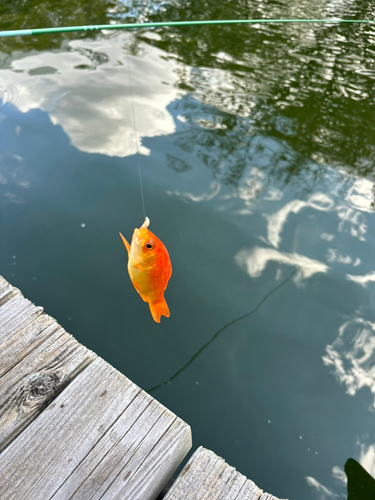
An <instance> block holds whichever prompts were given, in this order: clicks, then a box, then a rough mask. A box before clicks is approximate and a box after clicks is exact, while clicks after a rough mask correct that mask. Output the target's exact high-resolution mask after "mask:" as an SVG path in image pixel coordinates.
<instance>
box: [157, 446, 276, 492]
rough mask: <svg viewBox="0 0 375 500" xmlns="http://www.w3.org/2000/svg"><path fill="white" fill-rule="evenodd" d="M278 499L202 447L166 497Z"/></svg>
mask: <svg viewBox="0 0 375 500" xmlns="http://www.w3.org/2000/svg"><path fill="white" fill-rule="evenodd" d="M224 499H225V500H277V498H275V497H273V496H272V495H268V494H267V493H263V492H262V490H260V489H259V488H257V486H255V484H254V483H253V482H252V481H250V480H249V479H246V477H245V476H243V475H242V474H240V473H239V472H237V471H236V469H234V467H231V466H229V465H227V464H226V463H225V461H224V460H223V459H222V458H220V457H218V456H217V455H215V453H214V452H212V451H210V450H206V449H205V448H202V447H200V448H198V449H197V450H196V452H195V453H194V454H193V456H192V457H191V458H190V460H189V462H188V463H187V464H186V466H185V467H184V468H183V470H182V471H181V474H180V475H179V476H178V478H177V479H176V481H175V482H174V484H173V486H172V487H171V489H170V490H169V491H168V493H167V495H166V496H165V500H224Z"/></svg>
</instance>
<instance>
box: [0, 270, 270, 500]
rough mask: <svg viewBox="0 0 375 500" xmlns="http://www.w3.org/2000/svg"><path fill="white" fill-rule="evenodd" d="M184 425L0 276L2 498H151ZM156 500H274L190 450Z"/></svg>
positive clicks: (181, 447)
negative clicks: (160, 496) (177, 474)
mask: <svg viewBox="0 0 375 500" xmlns="http://www.w3.org/2000/svg"><path fill="white" fill-rule="evenodd" d="M190 448H191V431H190V427H189V425H187V424H186V423H185V422H183V421H182V420H181V419H180V418H178V417H177V416H176V415H174V414H173V413H172V412H170V411H169V410H168V409H167V408H165V407H164V406H163V405H162V404H160V403H159V402H157V401H156V400H155V399H153V398H152V397H151V396H150V395H149V394H147V393H146V392H144V391H143V390H141V389H140V388H139V387H138V386H136V385H135V384H134V383H133V382H131V381H130V380H129V379H127V378H126V377H125V376H124V375H122V374H121V373H119V372H118V371H117V370H115V368H113V367H112V366H110V365H109V364H108V363H106V362H105V361H104V360H103V359H101V358H100V357H99V356H97V355H96V354H95V353H93V352H92V351H90V350H88V349H87V348H86V347H84V346H82V345H81V344H79V343H78V342H77V341H76V340H75V339H74V338H73V337H72V336H71V335H69V334H68V333H67V332H65V330H64V329H63V328H62V327H61V326H60V325H59V324H58V323H57V322H56V321H55V320H54V319H53V318H51V317H50V316H48V315H47V314H45V313H44V312H43V309H42V308H41V307H37V306H35V305H34V304H32V303H31V302H30V301H28V300H27V299H25V298H24V297H23V296H22V294H21V292H20V291H19V290H18V289H16V288H14V287H12V286H11V285H10V284H9V283H8V282H7V281H6V280H5V279H4V278H2V277H1V276H0V498H1V500H23V499H25V500H26V499H27V500H52V499H53V500H68V499H69V500H70V499H74V500H88V499H90V500H98V499H103V500H109V499H110V500H115V499H116V500H120V499H121V500H138V499H140V500H155V499H156V498H157V497H158V495H159V494H160V492H161V491H162V490H163V488H164V486H165V485H166V484H167V482H168V481H169V480H170V478H171V477H172V474H173V473H174V471H175V470H176V468H177V467H178V465H179V464H180V463H181V461H182V460H183V458H184V457H185V455H186V454H187V452H188V451H189V449H190ZM164 499H165V500H187V499H191V500H193V499H197V500H198V499H199V500H200V499H213V500H219V499H228V500H277V499H276V498H275V497H273V496H272V495H269V494H266V493H263V492H262V490H260V489H259V488H257V486H255V484H254V483H253V482H252V481H250V480H248V479H247V478H246V477H245V476H243V475H242V474H240V473H239V472H237V471H236V470H235V469H234V468H233V467H230V466H229V465H227V464H226V463H225V462H224V460H223V459H221V458H220V457H218V456H217V455H215V454H214V453H213V452H212V451H209V450H205V449H204V448H199V449H198V450H196V452H195V453H194V454H193V456H192V457H191V458H190V460H189V462H188V463H187V464H186V466H185V467H184V469H183V470H182V472H181V473H180V475H179V476H178V478H177V479H176V481H175V482H174V484H173V485H172V487H171V488H170V489H169V491H168V492H167V493H166V496H164Z"/></svg>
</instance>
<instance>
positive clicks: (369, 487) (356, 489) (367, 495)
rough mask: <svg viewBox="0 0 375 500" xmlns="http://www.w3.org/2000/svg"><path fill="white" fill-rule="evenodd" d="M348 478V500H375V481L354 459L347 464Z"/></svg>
mask: <svg viewBox="0 0 375 500" xmlns="http://www.w3.org/2000/svg"><path fill="white" fill-rule="evenodd" d="M345 474H346V477H347V478H348V500H373V499H375V479H374V478H373V477H372V476H370V474H369V473H368V472H367V471H366V470H365V469H364V468H363V467H362V465H361V464H359V463H358V462H357V461H356V460H354V458H349V459H348V460H347V461H346V464H345Z"/></svg>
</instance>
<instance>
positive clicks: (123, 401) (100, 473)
mask: <svg viewBox="0 0 375 500" xmlns="http://www.w3.org/2000/svg"><path fill="white" fill-rule="evenodd" d="M137 395H139V396H138V398H136V396H137ZM142 398H143V399H144V400H145V402H144V403H142V401H141V400H142ZM148 402H149V404H146V403H148ZM142 404H145V405H146V408H144V410H143V411H142ZM151 404H152V405H153V406H154V410H153V411H152V415H154V417H155V416H158V418H157V420H156V421H155V424H154V425H152V426H151V428H150V425H149V424H147V422H146V421H141V416H142V414H143V413H144V412H145V411H146V410H147V408H149V407H150V410H149V411H151V410H152V408H151ZM133 405H135V406H134V407H133V408H132V406H133ZM139 405H140V406H139ZM133 409H134V412H133ZM126 412H127V414H126V416H125V413H126ZM123 414H124V417H123V418H122V415H123ZM154 417H153V418H154ZM150 418H151V417H150ZM131 419H133V420H131ZM138 421H140V422H138ZM137 422H138V424H137ZM159 424H162V425H161V426H160V430H159ZM136 425H138V427H137V432H135V431H133V434H132V433H131V429H132V427H133V426H136ZM127 429H129V430H128V431H127ZM134 432H135V434H134ZM186 436H188V439H187V437H186ZM187 441H188V443H189V442H190V428H189V426H187V424H185V423H184V422H182V421H181V420H180V419H178V418H177V417H176V416H175V415H173V414H172V413H171V412H169V411H168V410H166V409H165V408H164V407H162V405H160V404H159V403H156V402H154V401H153V400H152V398H151V397H150V396H148V395H147V394H145V393H143V392H141V390H140V389H139V388H138V387H137V386H135V385H134V384H133V383H132V382H130V381H129V380H128V379H127V378H126V377H124V376H123V375H121V374H120V373H119V372H117V371H116V370H115V369H114V368H113V367H111V366H110V365H108V364H107V363H106V362H105V361H103V360H102V359H100V358H97V359H95V360H94V361H93V363H91V364H90V365H89V366H88V367H87V368H86V369H85V370H83V371H82V372H81V373H80V374H79V375H78V376H77V377H76V378H75V379H74V380H73V381H72V382H71V383H70V384H69V385H68V387H66V389H65V390H64V391H63V392H61V393H60V395H59V396H58V397H57V398H56V399H55V400H54V401H53V402H52V404H50V405H49V406H48V407H47V409H46V410H44V411H43V413H42V414H41V415H39V417H38V418H37V419H36V420H34V421H33V422H32V423H31V424H30V425H29V426H28V427H27V428H26V429H25V430H24V432H23V433H22V434H20V435H19V436H18V437H17V438H16V439H15V440H14V441H13V442H12V443H11V444H10V445H9V446H8V447H7V448H6V449H5V450H4V451H3V452H2V454H1V455H0V498H1V499H2V500H11V499H12V500H13V499H14V500H15V499H21V498H27V499H28V500H37V499H45V498H46V499H47V498H48V499H49V498H51V497H53V496H54V495H55V498H59V495H62V493H59V490H61V492H63V491H64V488H66V491H67V492H68V494H69V495H70V496H69V497H68V498H83V497H82V496H81V497H80V494H81V493H82V492H84V491H85V488H86V487H88V490H87V491H90V494H91V493H93V492H96V491H97V490H98V489H100V488H101V485H102V484H105V486H107V485H108V488H107V490H105V491H104V489H101V490H100V498H103V499H112V498H115V495H116V494H119V495H120V497H119V498H129V499H132V498H134V499H135V498H142V499H145V500H148V499H150V500H151V499H154V498H155V497H156V495H157V493H158V492H159V491H161V489H162V487H163V486H164V484H165V483H166V482H167V480H168V479H169V477H170V473H171V470H172V469H173V468H174V467H176V466H177V465H178V460H177V459H176V457H180V456H183V455H184V453H186V451H187V450H188V446H187V444H186V443H187ZM160 443H161V444H160ZM111 444H112V445H111ZM161 447H163V448H164V452H165V455H164V456H163V457H162V458H163V460H165V463H166V465H165V467H164V469H163V468H161V469H158V470H157V472H156V473H155V472H154V473H153V474H151V473H150V472H151V471H154V470H155V467H157V465H158V464H159V462H158V460H157V459H156V457H159V459H160V458H161V456H162V454H163V451H162V449H161ZM181 449H183V450H184V451H183V452H181ZM112 452H114V455H113V457H114V458H113V461H112V458H111V457H112ZM90 458H92V459H93V462H92V465H90ZM102 462H103V464H102ZM166 471H167V473H168V476H167V477H166ZM172 472H173V471H172ZM71 476H72V477H74V476H75V478H76V479H78V480H77V482H76V485H75V487H74V486H73V482H71V480H70V477H71ZM111 480H113V481H112V483H110V481H111ZM109 483H110V484H109ZM155 483H156V484H155ZM139 484H140V485H139ZM87 485H88V486H87ZM139 488H141V491H142V492H143V491H144V492H145V494H144V495H143V494H142V495H143V496H132V495H133V493H132V492H137V491H140V490H139ZM80 490H81V492H80ZM128 490H129V491H130V494H129V495H128V493H127V491H128ZM148 491H150V493H148ZM76 494H77V497H76V496H75V495H76ZM150 495H151V496H150ZM60 498H64V496H62V497H61V496H60ZM65 498H67V497H66V496H65ZM85 498H88V497H87V496H86V497H85ZM89 498H92V496H90V497H89Z"/></svg>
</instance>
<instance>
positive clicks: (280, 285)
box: [146, 266, 304, 393]
mask: <svg viewBox="0 0 375 500" xmlns="http://www.w3.org/2000/svg"><path fill="white" fill-rule="evenodd" d="M303 267H304V266H299V267H297V268H296V269H295V270H294V271H293V272H292V273H291V274H290V275H289V276H288V277H287V278H286V279H285V280H284V281H282V282H281V283H280V284H279V285H277V286H275V288H272V290H270V291H269V292H268V293H267V294H266V295H265V296H264V297H263V298H262V300H261V301H260V302H259V303H258V305H257V306H256V307H255V308H254V309H252V310H251V311H250V312H248V313H246V314H243V315H242V316H240V317H239V318H235V319H232V321H230V322H229V323H227V324H226V325H224V326H222V327H221V328H220V330H218V331H217V332H216V333H215V334H214V335H213V336H212V337H211V338H210V340H209V341H208V342H206V343H205V344H204V345H203V346H202V347H201V348H200V349H199V350H198V351H197V352H196V353H195V354H193V356H192V357H191V358H190V359H189V361H188V362H187V363H185V364H184V366H183V367H182V368H180V369H179V370H178V371H177V372H176V373H174V374H173V375H172V376H171V377H170V378H169V379H168V380H166V381H165V382H162V383H161V384H159V385H156V386H155V387H152V388H151V389H148V390H147V391H146V392H148V393H151V392H153V391H156V389H159V388H160V387H161V386H163V385H166V384H170V383H171V382H172V380H174V379H175V378H176V377H178V376H179V375H180V374H181V373H182V372H183V371H184V370H186V368H187V367H188V366H189V365H191V363H192V362H193V361H194V360H195V359H196V358H197V357H198V356H199V355H200V354H201V353H202V352H203V351H204V350H205V349H206V348H207V347H208V346H209V345H210V344H211V343H212V342H213V341H214V340H215V339H216V338H217V337H218V335H219V334H220V333H221V332H223V331H224V330H226V329H227V328H229V327H230V326H232V325H234V324H235V323H237V322H238V321H241V320H242V319H245V318H248V317H249V316H252V315H253V314H254V313H256V312H257V310H258V309H259V308H260V307H261V305H262V304H264V302H265V301H266V300H267V299H268V297H270V296H271V295H272V294H274V293H275V292H277V290H279V289H280V288H281V287H283V286H284V285H286V284H287V283H288V281H289V280H291V279H292V278H293V276H294V275H295V274H296V273H297V272H298V271H301V269H302V268H303Z"/></svg>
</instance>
